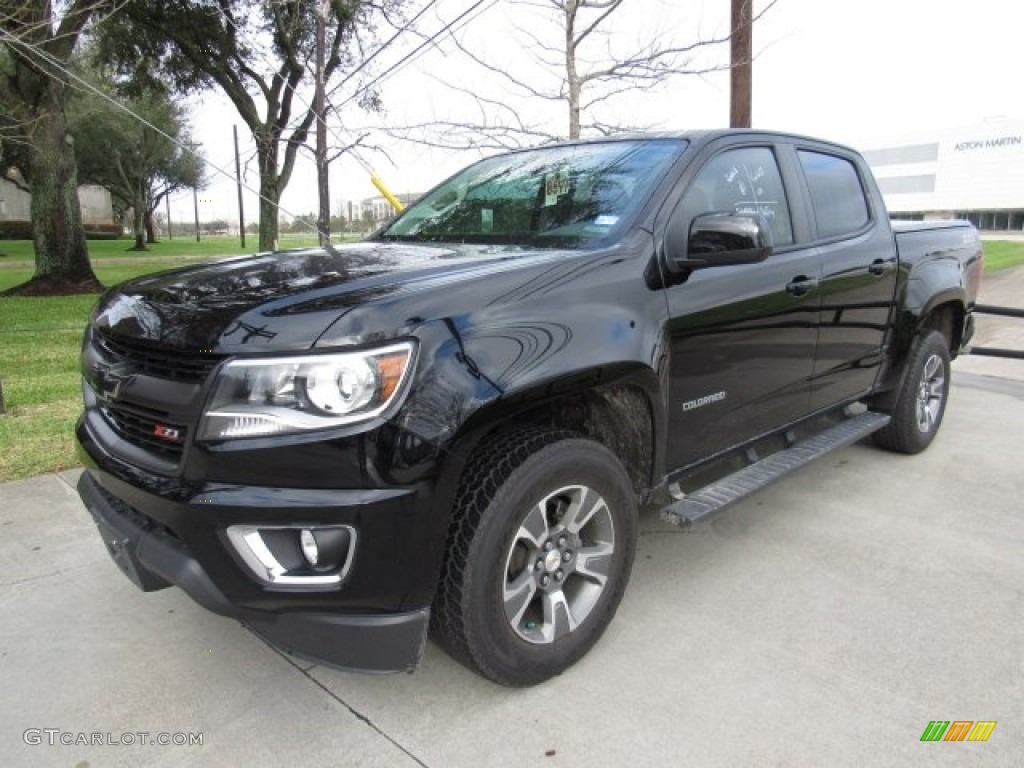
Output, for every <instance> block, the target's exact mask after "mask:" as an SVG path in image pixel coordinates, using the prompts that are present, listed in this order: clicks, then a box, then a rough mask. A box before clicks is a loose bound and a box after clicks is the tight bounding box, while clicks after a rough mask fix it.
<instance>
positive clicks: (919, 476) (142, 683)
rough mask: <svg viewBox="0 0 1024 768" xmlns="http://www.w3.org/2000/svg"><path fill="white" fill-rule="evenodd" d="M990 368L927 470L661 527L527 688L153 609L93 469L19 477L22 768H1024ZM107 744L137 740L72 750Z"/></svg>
mask: <svg viewBox="0 0 1024 768" xmlns="http://www.w3.org/2000/svg"><path fill="white" fill-rule="evenodd" d="M1022 277H1024V273H1022ZM1014 279H1017V278H1014ZM1022 283H1024V280H1022ZM999 285H1003V284H1002V283H999ZM999 285H996V286H995V288H990V290H996V289H998V288H999ZM1011 287H1012V284H1011ZM1006 290H1008V289H1006ZM1014 290H1016V289H1014ZM1022 295H1024V292H1022ZM989 300H990V301H994V300H993V299H989ZM986 365H987V363H986V361H979V360H964V361H962V363H957V366H956V367H957V369H958V373H957V375H956V377H955V378H954V387H953V389H952V394H951V401H950V408H949V411H948V412H947V417H946V418H947V421H946V424H945V426H944V427H943V431H942V433H941V434H940V436H939V438H938V439H937V441H936V442H935V444H933V446H932V447H931V449H930V450H929V451H928V452H927V453H925V454H923V455H921V456H917V457H903V456H895V455H892V454H887V453H883V452H881V451H878V450H875V449H874V448H873V447H871V446H870V444H868V443H863V444H858V445H855V446H853V447H851V448H848V449H846V450H844V451H842V452H839V453H836V454H833V455H831V456H830V457H828V458H827V459H825V460H823V461H821V462H819V463H818V464H817V465H815V466H812V467H809V468H807V469H805V470H803V471H802V472H800V473H798V474H795V475H793V476H791V477H790V478H788V479H786V480H785V481H783V482H781V483H779V484H778V485H776V486H774V487H772V488H770V489H768V490H767V491H765V492H763V493H762V494H761V495H759V496H757V497H755V498H753V499H751V500H750V501H748V502H746V503H744V504H741V505H739V506H737V507H735V508H733V509H732V510H729V511H727V512H726V513H724V514H723V515H721V516H720V517H719V518H717V519H716V520H715V521H714V522H713V523H711V524H709V525H705V526H702V527H698V528H697V529H695V530H694V531H693V532H691V533H681V532H679V531H678V530H676V529H673V528H671V527H669V526H667V525H665V524H663V523H661V522H660V521H659V520H658V519H657V517H656V516H655V515H646V516H645V517H644V518H643V520H642V525H641V536H640V539H639V550H638V555H637V561H636V567H635V569H634V573H633V579H632V582H631V585H630V588H629V590H628V591H627V594H626V597H625V600H624V602H623V605H622V607H621V609H620V611H619V615H618V616H617V618H616V620H615V622H614V623H613V625H612V627H611V629H610V630H609V631H608V633H607V634H606V636H605V637H604V639H603V640H602V641H601V642H600V643H599V644H598V646H597V647H596V648H595V649H594V651H593V652H592V653H591V654H590V655H589V656H588V657H587V658H585V659H584V660H583V661H582V662H581V663H580V664H578V665H577V666H576V667H574V668H573V669H572V670H570V671H569V672H567V673H566V674H564V675H563V676H561V677H560V678H558V679H555V680H553V681H550V682H548V683H546V684H544V685H541V686H539V687H536V688H533V689H528V690H508V689H504V688H499V687H497V686H494V685H491V684H490V683H487V682H485V681H483V680H481V679H479V678H477V677H475V676H474V675H472V674H470V673H469V672H467V671H465V670H464V669H462V668H461V667H459V666H458V665H456V664H454V663H453V662H451V661H450V660H448V658H447V657H446V656H444V655H443V654H442V653H441V652H440V651H439V650H438V649H437V648H436V647H435V646H433V645H431V646H429V647H428V649H427V654H426V658H425V660H424V663H423V666H422V667H421V669H420V671H418V672H417V673H416V674H413V675H398V676H382V677H373V676H361V675H354V674H344V673H340V672H336V671H332V670H328V669H324V668H320V667H316V666H310V665H309V664H307V663H303V662H295V661H293V660H291V659H289V658H287V657H285V656H283V655H281V654H280V653H278V652H276V651H275V650H273V649H271V648H269V647H268V646H267V645H265V644H264V643H263V642H262V641H260V640H259V639H258V638H256V637H255V636H254V635H252V634H251V633H250V632H248V631H247V630H246V629H245V628H244V627H242V626H241V625H239V624H237V623H235V622H232V621H229V620H227V619H223V618H220V617H217V616H214V615H212V614H209V613H207V612H206V611H204V610H203V609H201V608H199V607H198V606H196V605H194V604H193V603H192V602H191V601H190V600H189V599H188V598H186V597H185V596H184V594H183V593H181V592H180V591H178V590H176V589H169V590H164V591H162V592H159V593H154V594H149V595H145V594H143V593H141V592H138V591H137V590H136V589H135V588H134V587H133V586H132V585H131V584H130V583H129V582H128V581H127V580H126V579H125V578H124V577H123V576H121V574H120V573H119V572H118V571H117V569H116V568H115V567H114V566H113V564H111V563H110V562H109V560H108V558H107V555H106V552H105V550H104V549H103V546H102V544H101V542H100V540H99V538H98V536H97V535H96V534H95V531H94V528H93V525H92V522H91V520H90V519H89V517H88V515H87V513H86V512H85V510H84V509H83V507H82V506H81V504H80V503H79V501H78V498H77V495H76V494H75V492H74V490H73V486H74V482H75V478H76V473H74V472H69V473H64V474H62V475H59V476H57V475H44V476H41V477H37V478H33V479H31V480H27V481H22V482H18V483H11V484H7V485H4V486H0V563H3V564H4V568H3V571H2V572H0V616H2V617H3V618H2V621H0V681H2V695H0V723H2V725H0V765H2V766H26V765H32V766H49V765H54V766H82V767H83V768H84V766H107V765H131V766H176V765H181V766H192V765H195V764H200V763H201V764H204V765H225V766H237V765H246V764H251V765H276V764H285V763H288V764H296V765H306V764H308V765H338V766H350V765H351V766H357V765H358V766H364V765H365V766H388V767H389V768H402V767H404V766H430V767H431V768H442V767H444V768H448V767H458V766H467V767H470V766H471V767H472V768H478V767H479V766H488V767H489V768H490V767H491V766H515V767H516V768H521V767H522V766H552V768H555V767H557V766H587V767H588V768H599V767H601V766H616V767H618V766H670V765H671V766H690V765H692V766H729V768H734V767H735V766H787V767H788V766H830V767H833V766H834V767H838V766H856V767H857V768H864V766H906V765H940V766H974V765H977V766H1007V767H1009V766H1020V765H1022V764H1024V514H1022V511H1024V501H1022V500H1024V383H1022V382H1021V381H1015V380H1013V379H1012V378H1002V377H1003V376H1007V375H1010V376H1012V375H1014V373H1015V372H1019V375H1018V378H1022V379H1024V370H1020V369H1024V363H1013V364H1012V365H1016V366H1019V367H1020V368H1019V369H1012V368H1007V369H1003V368H999V369H995V368H988V369H986V368H985V366H986ZM1000 365H1006V364H1005V363H1003V364H1000ZM979 366H980V370H979ZM932 720H951V721H954V720H975V721H976V720H990V721H996V722H997V723H998V725H997V726H996V728H995V730H994V731H993V732H992V735H991V737H990V739H989V740H988V741H987V742H984V743H966V742H964V743H948V742H939V743H922V742H921V741H920V738H921V735H922V733H923V732H924V730H925V728H926V727H927V726H928V723H929V722H930V721H932ZM30 729H34V730H30ZM45 729H50V732H47V731H46V730H45ZM54 729H55V730H54ZM26 732H28V735H27V737H26ZM140 732H145V733H147V734H148V736H146V737H140V736H137V735H136V734H138V733H140ZM94 733H95V734H99V737H100V739H101V740H103V741H128V740H131V741H135V742H136V743H134V744H130V745H125V744H110V743H104V744H84V745H83V744H71V745H63V744H61V743H60V741H61V739H62V738H63V739H64V740H65V741H77V740H81V739H82V738H84V739H85V740H86V741H88V740H90V739H92V738H93V737H92V734H94ZM162 733H163V734H171V735H173V734H182V733H184V734H201V735H202V745H201V746H199V745H193V746H187V745H184V746H176V745H173V744H171V745H151V744H149V741H150V740H157V739H159V738H161V737H160V736H159V734H162ZM51 734H52V736H51ZM82 734H84V736H83V735H82ZM37 737H38V738H37ZM51 738H53V739H54V741H55V742H56V743H55V744H54V745H52V746H51V745H49V744H48V741H49V740H50V739H51ZM172 740H173V739H172ZM26 741H40V742H42V743H39V744H30V743H26ZM139 742H142V743H139Z"/></svg>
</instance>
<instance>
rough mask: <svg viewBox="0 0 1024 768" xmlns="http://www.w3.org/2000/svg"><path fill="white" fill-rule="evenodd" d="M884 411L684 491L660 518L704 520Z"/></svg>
mask: <svg viewBox="0 0 1024 768" xmlns="http://www.w3.org/2000/svg"><path fill="white" fill-rule="evenodd" d="M889 420H890V418H889V416H888V415H887V414H884V413H874V412H872V411H866V412H865V413H862V414H860V415H859V416H852V417H850V418H848V419H846V420H845V421H843V422H841V423H839V424H837V425H835V426H834V427H830V428H829V429H827V430H825V431H824V432H820V433H818V434H817V435H815V436H814V437H811V438H809V439H807V440H805V441H804V442H802V443H797V444H796V445H793V446H792V447H790V448H785V449H783V450H781V451H779V452H778V453H773V454H772V455H771V456H768V457H766V458H764V459H761V460H760V461H756V462H754V463H753V464H751V465H750V466H747V467H744V468H743V469H740V470H737V471H736V472H733V473H732V474H731V475H727V476H726V477H723V478H722V479H721V480H717V481H715V482H713V483H711V484H710V485H706V486H704V487H703V488H701V489H699V490H696V491H694V492H693V493H689V494H687V495H686V496H685V497H684V498H683V499H680V500H679V501H677V502H675V503H674V504H670V505H669V506H667V507H665V509H663V510H662V511H661V519H662V520H664V521H665V522H667V523H672V524H673V525H678V526H679V527H680V528H686V527H688V526H690V525H693V524H694V523H697V522H700V521H701V520H704V519H705V518H707V517H708V516H709V515H712V514H714V513H715V512H718V511H720V510H723V509H725V508H726V507H729V506H732V505H733V504H735V503H736V502H737V501H741V500H742V499H745V498H747V496H750V495H752V494H754V493H756V492H757V491H759V490H761V489H762V488H766V487H767V486H769V485H771V484H772V483H774V482H775V481H776V480H781V479H782V478H783V477H785V476H786V475H788V474H789V473H790V472H794V471H796V470H798V469H800V468H801V467H804V466H806V465H808V464H810V463H811V462H812V461H814V460H815V459H820V458H821V457H822V456H824V455H825V454H827V453H831V452H832V451H834V450H836V449H837V448H845V447H846V446H848V445H851V444H853V443H855V442H857V441H858V440H860V439H861V438H863V437H867V436H868V435H870V434H871V433H872V432H876V431H877V430H879V429H881V428H882V427H884V426H885V425H886V424H888V423H889Z"/></svg>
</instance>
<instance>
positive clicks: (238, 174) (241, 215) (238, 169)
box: [231, 125, 245, 248]
mask: <svg viewBox="0 0 1024 768" xmlns="http://www.w3.org/2000/svg"><path fill="white" fill-rule="evenodd" d="M231 130H232V132H233V133H234V134H235V181H236V182H237V183H238V236H239V237H240V238H242V248H245V209H243V208H242V163H241V161H240V160H239V159H238V126H237V125H232V126H231Z"/></svg>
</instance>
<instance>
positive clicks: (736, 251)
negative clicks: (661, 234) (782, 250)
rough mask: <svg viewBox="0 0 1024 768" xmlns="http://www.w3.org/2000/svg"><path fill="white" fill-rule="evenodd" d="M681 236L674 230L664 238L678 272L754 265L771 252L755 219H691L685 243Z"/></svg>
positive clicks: (762, 224) (721, 215)
mask: <svg viewBox="0 0 1024 768" xmlns="http://www.w3.org/2000/svg"><path fill="white" fill-rule="evenodd" d="M682 234H683V233H682V232H681V231H679V228H675V227H674V228H670V229H669V231H668V232H667V233H666V236H665V248H666V252H667V254H668V257H669V261H670V262H671V265H672V266H674V267H676V268H677V269H680V270H681V269H686V268H689V269H699V268H701V267H723V266H729V265H735V264H754V263H756V262H759V261H764V260H765V259H767V258H768V257H769V256H770V255H771V252H772V233H771V229H770V228H769V227H768V224H767V222H766V221H765V220H764V217H763V216H759V215H750V214H745V213H729V212H721V211H720V212H716V213H705V214H701V215H700V216H696V217H694V219H693V223H692V224H691V225H690V231H689V233H687V237H686V242H685V243H683V242H680V235H682Z"/></svg>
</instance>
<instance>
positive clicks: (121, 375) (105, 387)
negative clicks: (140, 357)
mask: <svg viewBox="0 0 1024 768" xmlns="http://www.w3.org/2000/svg"><path fill="white" fill-rule="evenodd" d="M93 371H95V372H96V394H98V395H99V396H100V398H101V399H103V400H106V401H107V402H111V403H112V402H115V401H117V400H120V399H121V395H122V393H123V392H124V388H125V387H126V386H128V385H129V384H131V383H132V382H133V381H135V374H131V373H127V372H125V371H124V369H120V370H119V369H118V368H117V367H115V366H108V365H103V364H102V363H97V364H96V365H94V366H93Z"/></svg>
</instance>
